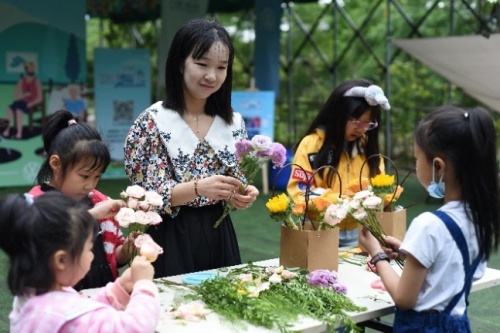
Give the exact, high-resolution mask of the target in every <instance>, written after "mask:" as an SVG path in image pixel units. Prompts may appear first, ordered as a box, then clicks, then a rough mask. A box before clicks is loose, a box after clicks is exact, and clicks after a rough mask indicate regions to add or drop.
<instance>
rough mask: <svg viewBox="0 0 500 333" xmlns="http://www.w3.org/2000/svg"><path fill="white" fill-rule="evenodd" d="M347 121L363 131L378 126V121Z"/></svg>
mask: <svg viewBox="0 0 500 333" xmlns="http://www.w3.org/2000/svg"><path fill="white" fill-rule="evenodd" d="M348 123H350V124H351V125H354V126H356V128H362V129H364V130H365V131H369V130H372V129H374V128H377V127H378V123H377V122H374V123H372V122H370V123H366V122H364V121H359V120H349V121H348Z"/></svg>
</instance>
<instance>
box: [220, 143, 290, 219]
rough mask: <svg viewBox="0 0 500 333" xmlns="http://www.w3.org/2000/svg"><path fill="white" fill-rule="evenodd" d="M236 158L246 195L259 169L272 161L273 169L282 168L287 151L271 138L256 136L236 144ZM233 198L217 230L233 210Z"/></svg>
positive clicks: (243, 190)
mask: <svg viewBox="0 0 500 333" xmlns="http://www.w3.org/2000/svg"><path fill="white" fill-rule="evenodd" d="M235 147H236V153H235V154H236V158H237V159H238V162H239V164H240V169H241V171H242V172H243V174H244V175H245V178H246V180H247V183H246V184H242V186H241V188H240V193H245V190H246V187H247V186H248V185H249V184H252V183H253V180H254V178H255V176H256V175H257V173H258V172H259V169H260V168H261V167H262V165H263V164H264V163H267V162H268V161H271V162H272V163H273V168H276V167H282V166H283V164H284V163H285V161H286V149H285V147H284V146H283V145H282V144H281V143H279V142H273V141H272V140H271V138H269V137H268V136H265V135H255V136H254V137H253V138H252V139H251V140H241V141H238V142H236V144H235ZM231 199H232V198H231V197H229V199H228V200H227V203H226V206H225V207H224V212H223V214H222V216H221V217H220V218H219V219H218V220H217V221H216V222H215V224H214V228H217V227H218V226H219V224H220V223H221V222H222V220H223V219H224V218H225V217H226V216H227V214H229V212H230V211H231V210H232V209H233V205H232V204H231Z"/></svg>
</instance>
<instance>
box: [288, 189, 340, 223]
mask: <svg viewBox="0 0 500 333" xmlns="http://www.w3.org/2000/svg"><path fill="white" fill-rule="evenodd" d="M332 205H333V201H332V200H331V199H330V198H328V197H326V196H318V197H314V198H311V199H309V202H308V204H307V207H306V203H305V202H304V201H299V202H296V203H295V209H294V211H293V214H294V215H295V216H302V217H303V216H305V218H306V219H308V220H309V221H310V222H311V224H312V226H313V228H314V229H315V230H326V229H330V228H334V227H336V226H337V224H338V222H336V221H335V219H330V218H329V217H327V219H328V220H325V215H326V211H327V210H328V208H329V207H330V206H332ZM302 219H303V218H302Z"/></svg>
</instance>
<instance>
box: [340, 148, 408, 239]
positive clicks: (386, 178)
mask: <svg viewBox="0 0 500 333" xmlns="http://www.w3.org/2000/svg"><path fill="white" fill-rule="evenodd" d="M375 157H380V158H384V159H385V160H387V161H389V162H390V163H391V165H392V167H393V169H394V175H387V174H381V175H377V176H375V177H373V178H370V179H369V180H367V179H366V178H363V177H361V172H360V177H359V183H358V184H355V185H353V184H349V189H350V190H352V191H353V192H356V190H357V191H362V190H367V189H368V190H369V191H372V192H373V193H374V194H375V195H376V196H378V197H380V198H381V199H382V204H381V207H380V209H379V210H378V211H377V212H376V213H375V216H376V218H377V220H378V222H379V223H380V226H381V227H382V230H383V232H384V234H386V235H388V236H394V237H396V238H397V239H399V240H403V238H404V236H405V234H406V229H407V227H406V209H405V208H404V207H402V206H396V205H395V202H396V201H397V200H398V199H399V197H400V195H401V193H403V187H402V184H403V182H404V180H406V177H407V176H408V175H407V176H406V177H405V179H404V180H403V182H401V183H399V174H398V170H397V168H396V165H395V164H394V162H393V161H392V160H391V159H390V158H389V157H387V156H385V155H382V154H375V155H371V156H369V157H368V158H367V159H366V160H365V162H364V163H363V165H362V166H361V171H362V170H363V168H364V167H365V164H366V163H367V162H368V160H370V159H371V158H375Z"/></svg>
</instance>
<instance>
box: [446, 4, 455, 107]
mask: <svg viewBox="0 0 500 333" xmlns="http://www.w3.org/2000/svg"><path fill="white" fill-rule="evenodd" d="M454 12H455V0H450V27H449V28H450V30H449V33H448V35H449V36H453V35H454V34H455V32H454V30H455V15H454V14H455V13H454ZM452 92H453V83H451V81H448V104H449V105H451V104H452V103H453V98H452Z"/></svg>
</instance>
